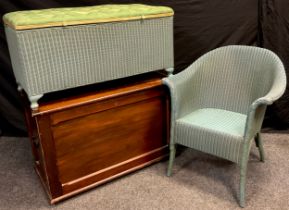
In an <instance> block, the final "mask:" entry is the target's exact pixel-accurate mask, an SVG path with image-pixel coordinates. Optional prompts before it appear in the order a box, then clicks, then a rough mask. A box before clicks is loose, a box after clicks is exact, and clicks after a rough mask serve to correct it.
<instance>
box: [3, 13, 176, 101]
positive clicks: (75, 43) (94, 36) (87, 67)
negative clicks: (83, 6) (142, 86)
mask: <svg viewBox="0 0 289 210" xmlns="http://www.w3.org/2000/svg"><path fill="white" fill-rule="evenodd" d="M6 35H7V40H8V44H9V51H10V54H11V59H12V64H13V71H14V73H15V76H16V80H17V82H18V83H20V84H21V86H22V87H23V88H24V90H25V91H26V92H27V94H28V96H33V95H38V94H43V93H47V92H53V91H58V90H63V89H67V88H71V87H77V86H82V85H87V84H92V83H98V82H103V81H108V80H113V79H118V78H123V77H127V76H132V75H136V74H141V73H146V72H150V71H155V70H160V69H164V68H169V67H173V65H174V64H173V62H174V61H173V60H174V59H173V18H172V17H166V18H158V19H148V20H139V21H128V22H114V23H105V24H95V25H94V24H90V25H77V26H68V27H55V28H43V29H32V30H25V31H15V30H13V29H11V28H9V27H6Z"/></svg>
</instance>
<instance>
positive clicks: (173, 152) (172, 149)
mask: <svg viewBox="0 0 289 210" xmlns="http://www.w3.org/2000/svg"><path fill="white" fill-rule="evenodd" d="M175 156H176V146H175V145H174V144H172V145H170V159H169V166H168V171H167V176H171V175H172V169H173V164H174V160H175Z"/></svg>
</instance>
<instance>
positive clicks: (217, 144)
mask: <svg viewBox="0 0 289 210" xmlns="http://www.w3.org/2000/svg"><path fill="white" fill-rule="evenodd" d="M163 82H164V84H166V85H167V86H168V87H169V89H170V93H171V109H172V112H171V140H170V149H171V154H170V166H169V169H168V174H169V175H170V173H171V167H172V163H173V159H174V155H175V144H182V145H185V146H188V147H191V148H194V149H197V150H200V151H203V152H206V153H209V154H212V155H215V156H218V157H221V158H225V159H228V160H230V161H233V162H236V163H238V164H240V166H241V183H242V184H241V193H240V194H241V198H240V205H241V206H244V186H245V185H244V182H245V181H244V180H245V174H246V165H247V160H248V155H249V151H250V147H251V142H252V139H254V137H255V140H256V141H257V144H258V146H259V149H260V154H261V159H263V158H264V154H263V148H262V143H261V139H260V135H259V133H260V129H261V125H262V121H263V118H264V114H265V110H266V106H267V105H270V104H272V103H273V102H274V101H275V100H277V99H278V98H279V97H281V96H282V94H283V93H284V91H285V87H286V75H285V71H284V67H283V64H282V62H281V61H280V59H279V58H278V57H277V56H276V55H275V54H274V53H273V52H271V51H269V50H266V49H262V48H257V47H249V46H226V47H221V48H218V49H216V50H213V51H211V52H209V53H207V54H205V55H203V56H202V57H201V58H199V59H198V60H197V61H196V62H194V63H193V64H192V65H191V66H189V67H188V68H187V69H185V70H184V71H182V72H180V73H179V74H177V75H174V76H171V77H169V78H165V79H163Z"/></svg>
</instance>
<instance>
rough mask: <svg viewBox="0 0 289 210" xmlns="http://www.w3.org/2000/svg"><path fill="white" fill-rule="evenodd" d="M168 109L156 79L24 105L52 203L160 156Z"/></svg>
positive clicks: (164, 151)
mask: <svg viewBox="0 0 289 210" xmlns="http://www.w3.org/2000/svg"><path fill="white" fill-rule="evenodd" d="M167 110H168V108H167V94H166V92H165V90H164V87H163V86H162V84H161V80H160V79H159V78H158V79H156V78H154V79H149V80H146V81H143V82H138V83H133V84H130V85H122V86H118V87H117V88H109V89H106V90H103V89H102V90H101V91H95V92H92V93H89V94H85V95H80V96H74V97H70V98H66V99H65V100H56V101H53V102H48V103H42V104H41V103H40V107H39V109H38V110H37V111H35V112H33V113H30V112H29V109H27V110H26V116H27V121H28V125H29V127H30V137H31V143H32V144H31V145H32V149H33V154H34V158H35V166H36V167H35V168H36V171H37V173H38V174H39V176H40V178H41V180H42V183H43V184H44V187H45V189H46V191H47V192H48V195H49V197H50V201H51V203H55V202H58V201H60V200H62V199H64V198H67V197H70V196H72V195H74V194H77V193H79V192H81V191H84V190H87V189H89V188H92V187H94V186H96V185H99V184H101V183H104V182H106V181H109V180H111V179H113V178H116V177H119V176H121V175H123V174H126V173H129V172H131V171H134V170H136V169H139V168H142V167H144V166H146V165H149V164H151V163H153V162H156V161H158V160H160V159H162V158H163V157H164V156H165V155H166V154H167V136H168V134H167V131H168V128H167V127H168V126H167V122H168V119H167V116H168V111H167Z"/></svg>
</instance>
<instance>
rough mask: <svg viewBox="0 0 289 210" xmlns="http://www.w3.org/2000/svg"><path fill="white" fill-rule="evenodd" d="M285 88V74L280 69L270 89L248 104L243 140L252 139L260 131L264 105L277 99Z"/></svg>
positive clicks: (264, 109)
mask: <svg viewBox="0 0 289 210" xmlns="http://www.w3.org/2000/svg"><path fill="white" fill-rule="evenodd" d="M285 89H286V75H285V73H284V71H280V75H279V77H278V78H277V79H276V80H275V81H274V83H273V85H272V88H271V90H270V91H269V92H268V93H267V94H266V95H265V96H264V97H261V98H258V99H256V100H255V101H254V102H253V103H252V104H251V106H250V108H249V111H248V114H247V121H246V127H245V133H244V137H245V140H248V141H249V140H250V139H252V138H253V137H254V136H255V135H256V133H257V132H259V131H260V129H261V126H262V122H263V119H264V115H265V111H266V107H267V106H268V105H271V104H273V103H274V101H276V100H277V99H279V98H280V97H281V96H282V95H283V93H284V92H285Z"/></svg>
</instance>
